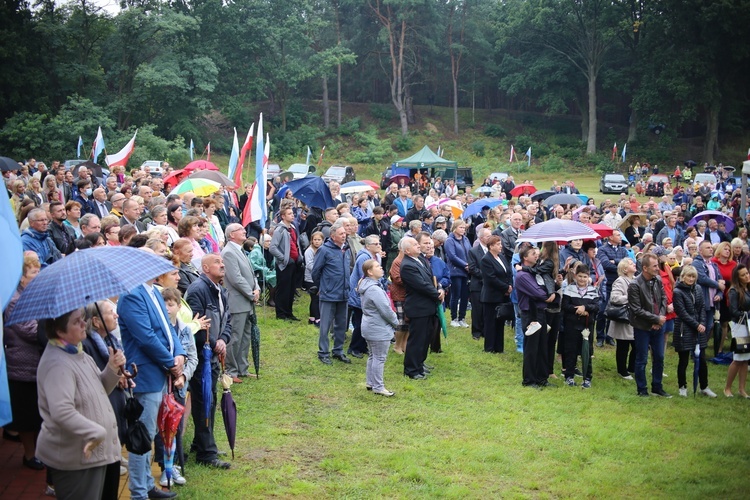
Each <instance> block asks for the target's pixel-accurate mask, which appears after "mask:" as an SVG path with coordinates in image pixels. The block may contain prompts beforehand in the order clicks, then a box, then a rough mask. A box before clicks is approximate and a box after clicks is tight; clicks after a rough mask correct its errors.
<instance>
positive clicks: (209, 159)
mask: <svg viewBox="0 0 750 500" xmlns="http://www.w3.org/2000/svg"><path fill="white" fill-rule="evenodd" d="M206 151H207V152H208V155H207V156H206V161H211V141H208V144H206Z"/></svg>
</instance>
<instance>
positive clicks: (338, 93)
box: [336, 64, 341, 128]
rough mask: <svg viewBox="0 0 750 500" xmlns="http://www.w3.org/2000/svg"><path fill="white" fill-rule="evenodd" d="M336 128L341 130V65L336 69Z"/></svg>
mask: <svg viewBox="0 0 750 500" xmlns="http://www.w3.org/2000/svg"><path fill="white" fill-rule="evenodd" d="M336 107H337V109H336V126H338V127H339V128H341V64H339V65H338V66H337V67H336Z"/></svg>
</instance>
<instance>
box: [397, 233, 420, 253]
mask: <svg viewBox="0 0 750 500" xmlns="http://www.w3.org/2000/svg"><path fill="white" fill-rule="evenodd" d="M412 241H413V242H414V243H417V240H415V239H414V238H410V237H409V236H405V237H403V238H401V240H400V241H399V242H398V249H399V250H401V251H402V252H403V251H404V249H405V248H406V245H407V244H410V243H411V242H412Z"/></svg>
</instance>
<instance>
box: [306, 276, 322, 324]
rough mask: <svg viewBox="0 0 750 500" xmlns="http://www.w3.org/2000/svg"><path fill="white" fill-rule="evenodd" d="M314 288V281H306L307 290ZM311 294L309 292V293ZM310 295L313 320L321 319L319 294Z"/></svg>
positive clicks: (310, 314)
mask: <svg viewBox="0 0 750 500" xmlns="http://www.w3.org/2000/svg"><path fill="white" fill-rule="evenodd" d="M312 286H314V285H313V283H312V281H305V288H307V289H308V290H310V287H312ZM308 293H309V292H308ZM309 295H310V312H309V316H310V317H311V318H315V319H320V301H319V300H318V294H317V293H309Z"/></svg>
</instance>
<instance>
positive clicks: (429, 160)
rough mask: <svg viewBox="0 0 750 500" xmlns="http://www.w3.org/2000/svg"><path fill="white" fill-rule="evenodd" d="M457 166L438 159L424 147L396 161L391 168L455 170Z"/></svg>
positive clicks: (454, 163)
mask: <svg viewBox="0 0 750 500" xmlns="http://www.w3.org/2000/svg"><path fill="white" fill-rule="evenodd" d="M457 165H458V163H457V162H455V161H450V160H446V159H444V158H440V157H439V156H438V155H436V154H435V153H434V152H433V151H432V150H431V149H430V148H429V147H428V146H425V147H423V148H422V149H420V150H419V151H418V152H416V153H414V154H413V155H411V156H410V157H408V158H404V159H403V160H399V161H397V162H396V163H395V164H394V165H393V166H394V167H395V168H441V167H442V168H450V167H452V168H456V166H457Z"/></svg>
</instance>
